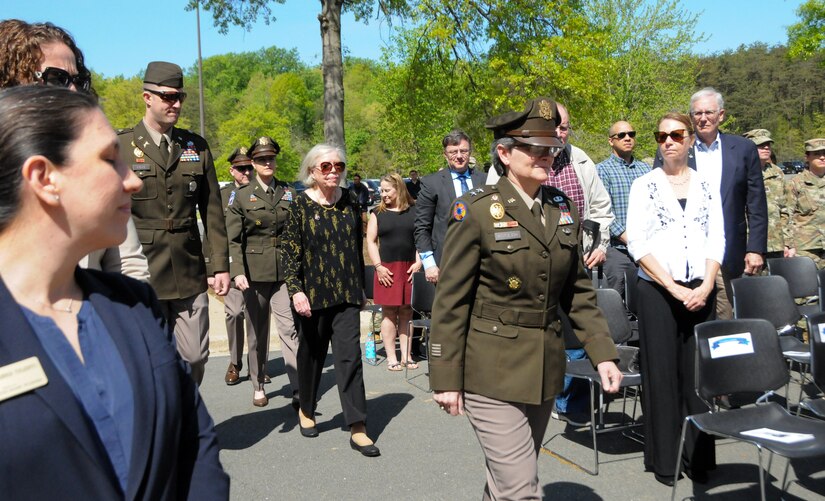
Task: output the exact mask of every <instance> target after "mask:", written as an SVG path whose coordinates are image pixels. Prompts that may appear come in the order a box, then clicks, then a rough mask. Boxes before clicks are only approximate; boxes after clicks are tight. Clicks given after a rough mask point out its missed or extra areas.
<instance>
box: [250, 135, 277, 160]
mask: <svg viewBox="0 0 825 501" xmlns="http://www.w3.org/2000/svg"><path fill="white" fill-rule="evenodd" d="M280 152H281V147H280V146H279V145H278V141H276V140H274V139H272V138H271V137H269V136H261V137H259V138H258V139H256V140H255V141H253V142H252V145H251V146H250V147H249V151H247V155H249V158H256V157H266V156H272V155H277V154H278V153H280Z"/></svg>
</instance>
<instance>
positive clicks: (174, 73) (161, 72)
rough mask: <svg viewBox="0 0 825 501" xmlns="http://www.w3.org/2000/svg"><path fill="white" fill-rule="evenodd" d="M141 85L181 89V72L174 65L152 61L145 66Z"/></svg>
mask: <svg viewBox="0 0 825 501" xmlns="http://www.w3.org/2000/svg"><path fill="white" fill-rule="evenodd" d="M143 83H150V84H155V85H161V86H163V87H173V88H175V89H182V88H183V71H182V70H181V69H180V66H178V65H177V64H175V63H167V62H166V61H152V62H151V63H149V65H148V66H146V73H145V74H144V75H143Z"/></svg>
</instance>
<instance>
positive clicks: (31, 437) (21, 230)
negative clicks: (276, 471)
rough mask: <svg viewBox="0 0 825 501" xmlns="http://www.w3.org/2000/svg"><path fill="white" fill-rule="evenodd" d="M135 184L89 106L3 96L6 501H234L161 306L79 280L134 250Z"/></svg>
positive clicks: (106, 276)
mask: <svg viewBox="0 0 825 501" xmlns="http://www.w3.org/2000/svg"><path fill="white" fill-rule="evenodd" d="M43 117H48V119H47V120H44V119H43ZM141 185H142V183H141V180H140V179H139V178H138V177H137V176H136V175H135V174H134V172H132V170H131V169H130V168H129V165H128V164H125V163H123V162H122V161H120V160H119V158H118V142H117V136H116V135H115V132H114V130H112V126H111V125H109V122H108V121H107V120H106V117H105V116H104V115H103V112H102V111H101V110H100V108H98V106H97V104H96V102H95V100H94V98H92V97H91V96H89V95H87V94H84V93H80V92H70V91H68V90H66V89H62V88H56V87H47V86H19V87H14V88H11V89H5V90H3V91H2V92H0V277H2V278H0V380H2V381H3V383H4V384H3V385H2V391H0V423H2V424H0V443H1V444H3V450H4V451H5V452H6V453H5V454H0V471H2V474H0V492H2V493H3V498H4V499H146V500H162V499H170V500H171V499H187V498H191V499H228V498H229V477H228V476H227V475H226V474H225V473H224V472H223V470H222V468H221V465H220V462H219V458H218V443H217V436H216V434H215V429H214V425H213V422H212V419H211V418H210V417H209V414H208V412H207V411H206V407H205V406H204V404H203V401H202V400H201V398H200V395H199V394H198V389H197V387H196V386H195V384H194V382H193V381H192V379H191V378H190V377H189V376H188V375H187V371H188V367H187V366H186V364H185V363H184V362H183V361H182V360H181V358H180V357H179V356H178V355H177V353H176V351H175V345H174V340H173V337H172V332H171V330H170V329H169V326H168V324H167V323H166V321H165V319H164V318H163V315H162V313H161V311H160V307H159V304H158V300H157V297H156V296H155V293H154V291H153V290H152V288H151V287H149V285H147V284H145V283H143V282H139V281H137V280H133V279H131V278H128V277H124V276H123V275H119V274H114V273H103V272H99V271H93V270H83V269H79V268H78V267H77V262H78V260H79V259H80V258H81V257H82V256H83V255H85V254H88V253H89V252H90V251H91V250H93V249H97V248H101V247H107V246H113V245H117V244H118V243H119V242H121V241H122V240H123V239H124V238H125V237H126V223H127V221H128V220H129V214H130V208H131V195H132V194H133V193H135V192H137V191H138V190H140V189H141ZM90 194H93V196H90ZM12 451H13V452H12Z"/></svg>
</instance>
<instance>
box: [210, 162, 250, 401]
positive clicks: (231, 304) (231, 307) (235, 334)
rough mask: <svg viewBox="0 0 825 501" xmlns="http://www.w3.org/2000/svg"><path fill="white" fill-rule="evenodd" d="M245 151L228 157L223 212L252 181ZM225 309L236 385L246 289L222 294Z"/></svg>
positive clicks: (230, 376) (229, 372) (229, 378)
mask: <svg viewBox="0 0 825 501" xmlns="http://www.w3.org/2000/svg"><path fill="white" fill-rule="evenodd" d="M246 152H247V149H246V146H241V147H240V148H235V151H233V152H232V153H230V154H229V158H228V159H227V160H229V175H230V176H232V182H231V183H229V184H227V185H226V186H224V187H223V188H221V201H222V202H223V212H224V216H226V215H227V213H228V209H229V204H230V203H231V202H230V201H234V200H235V196H236V193H237V191H238V189H239V188H240V187H241V186H246V185H247V184H249V176H250V172H251V171H253V170H254V168H253V167H252V159H251V158H249V157H248V156H247V155H246ZM207 267H209V266H207ZM223 311H224V314H225V315H226V337H227V339H228V340H229V367H227V369H226V375H225V376H224V381H225V382H226V384H228V385H235V384H238V383H239V382H240V381H241V376H240V370H241V368H242V367H243V345H244V302H243V293H242V292H241V291H240V290H238V288H237V287H231V288H230V289H229V292H228V293H227V294H226V297H224V298H223Z"/></svg>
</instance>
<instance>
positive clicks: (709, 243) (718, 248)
mask: <svg viewBox="0 0 825 501" xmlns="http://www.w3.org/2000/svg"><path fill="white" fill-rule="evenodd" d="M626 231H627V249H628V251H629V252H630V255H631V256H633V259H635V260H636V261H639V260H640V259H641V258H643V257H645V256H647V255H652V256H653V257H654V258H656V261H658V262H659V264H660V265H661V266H662V267H663V268H664V269H665V270H666V271H667V272H668V273H670V276H671V277H673V279H674V280H677V281H680V282H690V281H691V280H695V279H702V278H704V276H705V260H706V259H712V260H713V261H716V262H717V263H719V264H721V263H722V258H723V256H724V255H725V227H724V222H723V219H722V202H721V200H720V197H719V193H718V192H715V193H714V192H713V191H712V190H711V187H710V183H709V182H708V181H707V180H706V179H705V178H704V177H703V176H702V175H701V174H700V173H698V172H696V171H692V172H691V175H690V186H689V188H688V195H687V204H686V205H685V209H684V210H682V206H681V205H680V204H679V201H678V200H677V199H676V196H675V195H674V193H673V189H672V188H671V186H670V183H669V182H668V180H667V176H666V175H665V173H664V171H663V170H662V169H661V168H658V169H653V170H652V171H650V172H649V173H647V174H645V175H644V176H642V177H640V178H638V179H636V180H635V181H634V182H633V185H632V186H631V188H630V197H629V200H628V208H627V227H626ZM639 276H640V277H642V278H644V279H646V280H650V281H653V279H652V278H651V277H650V276H648V275H647V273H645V272H644V270H642V269H641V268H639Z"/></svg>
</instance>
